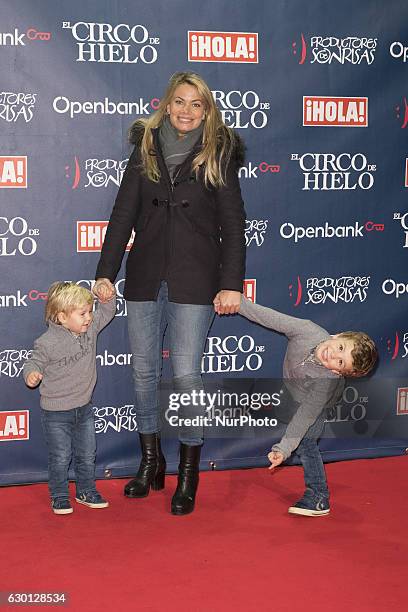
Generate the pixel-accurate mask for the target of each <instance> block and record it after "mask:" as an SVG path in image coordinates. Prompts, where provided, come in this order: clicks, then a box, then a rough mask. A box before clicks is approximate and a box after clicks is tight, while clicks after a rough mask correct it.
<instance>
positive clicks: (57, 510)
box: [51, 497, 74, 514]
mask: <svg viewBox="0 0 408 612" xmlns="http://www.w3.org/2000/svg"><path fill="white" fill-rule="evenodd" d="M51 508H52V511H53V512H54V514H71V513H72V512H73V511H74V509H73V508H72V506H71V504H70V501H69V499H68V498H67V497H56V498H55V499H53V500H52V501H51Z"/></svg>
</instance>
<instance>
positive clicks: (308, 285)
mask: <svg viewBox="0 0 408 612" xmlns="http://www.w3.org/2000/svg"><path fill="white" fill-rule="evenodd" d="M369 284H370V277H369V276H341V277H339V278H330V277H322V278H316V277H313V278H308V279H307V280H306V281H303V282H302V281H301V279H300V276H298V277H297V279H296V282H295V283H291V284H290V285H289V297H291V298H292V300H293V306H294V307H295V308H296V307H297V306H299V304H301V303H302V300H304V302H303V303H304V304H325V303H326V301H328V302H333V304H338V303H339V302H344V303H346V304H351V303H353V302H364V301H365V300H366V298H367V291H368V287H369ZM304 285H305V289H304Z"/></svg>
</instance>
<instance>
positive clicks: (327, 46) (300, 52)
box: [292, 34, 377, 65]
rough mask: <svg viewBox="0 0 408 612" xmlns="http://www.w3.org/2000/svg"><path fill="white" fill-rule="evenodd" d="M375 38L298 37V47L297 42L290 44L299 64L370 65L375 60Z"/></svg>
mask: <svg viewBox="0 0 408 612" xmlns="http://www.w3.org/2000/svg"><path fill="white" fill-rule="evenodd" d="M376 48H377V38H365V37H363V38H360V37H357V36H347V37H345V38H337V37H336V36H311V37H310V39H306V38H305V36H304V35H303V34H301V35H300V45H298V42H297V41H294V42H293V43H292V51H293V54H294V55H297V56H298V57H299V62H298V63H299V64H304V63H305V62H306V60H307V59H308V60H309V62H310V63H311V64H314V63H317V64H332V63H333V62H338V63H339V64H361V63H367V64H368V65H370V64H372V63H373V61H374V59H375V50H376Z"/></svg>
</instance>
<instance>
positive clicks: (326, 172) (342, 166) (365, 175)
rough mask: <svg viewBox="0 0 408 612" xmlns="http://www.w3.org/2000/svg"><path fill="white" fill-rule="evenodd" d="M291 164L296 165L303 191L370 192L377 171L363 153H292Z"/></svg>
mask: <svg viewBox="0 0 408 612" xmlns="http://www.w3.org/2000/svg"><path fill="white" fill-rule="evenodd" d="M291 160H292V161H297V162H299V167H300V169H301V170H302V171H303V177H304V183H303V187H302V190H305V191H309V190H310V189H312V190H313V191H331V190H338V189H344V190H352V189H357V187H358V188H359V189H364V190H367V189H371V187H372V186H373V184H374V174H373V172H375V171H376V169H377V167H376V165H375V164H369V163H368V161H367V158H366V156H365V155H364V154H363V153H355V154H354V155H353V154H351V153H340V155H335V154H334V153H304V154H303V155H299V154H298V153H292V155H291Z"/></svg>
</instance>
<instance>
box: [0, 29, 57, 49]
mask: <svg viewBox="0 0 408 612" xmlns="http://www.w3.org/2000/svg"><path fill="white" fill-rule="evenodd" d="M25 39H27V41H29V42H33V41H42V42H48V41H49V40H51V32H40V31H39V30H36V29H35V28H28V30H27V31H26V32H23V33H22V34H20V32H19V31H18V28H14V32H0V45H1V46H2V47H7V46H11V47H17V46H19V45H22V46H23V47H24V46H25V45H26V43H25V42H24V41H25Z"/></svg>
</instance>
